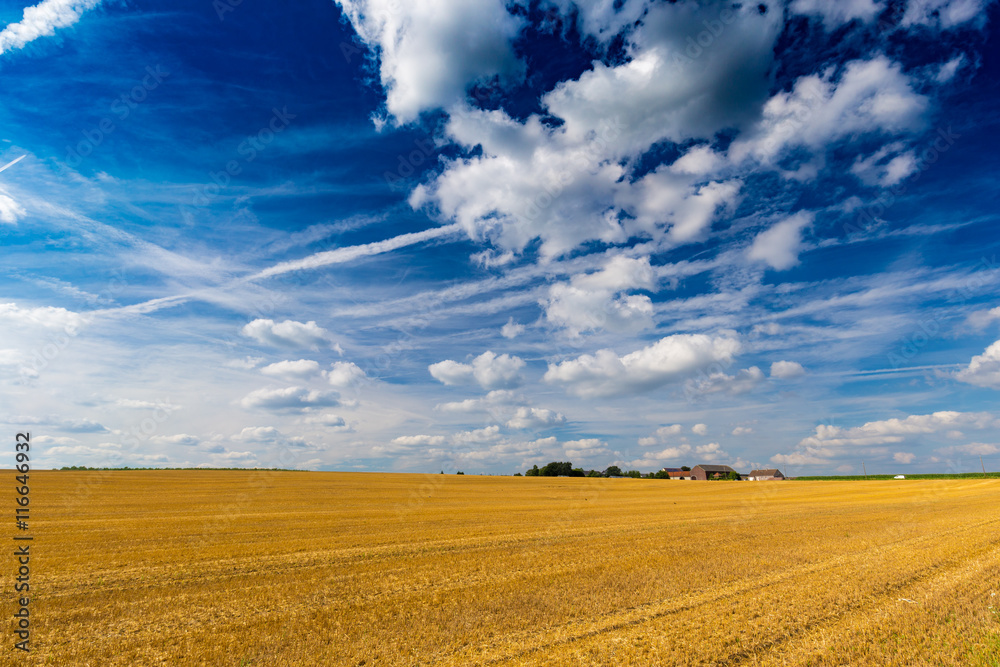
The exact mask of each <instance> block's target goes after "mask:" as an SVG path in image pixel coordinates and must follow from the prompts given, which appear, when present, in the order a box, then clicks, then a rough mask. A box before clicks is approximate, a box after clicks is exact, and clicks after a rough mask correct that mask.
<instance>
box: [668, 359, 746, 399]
mask: <svg viewBox="0 0 1000 667" xmlns="http://www.w3.org/2000/svg"><path fill="white" fill-rule="evenodd" d="M763 380H764V371H762V370H760V369H759V368H757V367H756V366H751V367H750V368H744V369H741V370H739V371H737V372H736V373H735V374H734V375H726V374H725V373H723V372H715V373H711V374H709V375H706V376H705V377H698V378H692V379H690V380H688V382H687V384H686V385H685V388H684V392H685V394H686V395H688V396H694V395H706V394H718V393H723V392H724V393H727V394H732V395H734V396H736V395H739V394H746V393H748V392H751V391H753V390H754V388H755V387H756V386H757V385H758V384H760V383H761V382H762V381H763Z"/></svg>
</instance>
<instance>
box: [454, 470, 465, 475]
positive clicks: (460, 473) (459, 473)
mask: <svg viewBox="0 0 1000 667" xmlns="http://www.w3.org/2000/svg"><path fill="white" fill-rule="evenodd" d="M455 474H456V475H464V474H465V473H464V472H462V471H461V470H459V471H458V472H456V473H455Z"/></svg>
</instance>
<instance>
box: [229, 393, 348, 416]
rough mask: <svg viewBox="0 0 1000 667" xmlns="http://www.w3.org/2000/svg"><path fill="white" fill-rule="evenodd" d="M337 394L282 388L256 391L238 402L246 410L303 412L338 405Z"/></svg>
mask: <svg viewBox="0 0 1000 667" xmlns="http://www.w3.org/2000/svg"><path fill="white" fill-rule="evenodd" d="M338 404H339V401H338V400H337V394H336V393H335V392H332V391H327V392H324V391H310V390H309V389H306V388H305V387H284V388H281V389H258V390H256V391H252V392H250V393H249V394H247V395H246V396H244V397H243V400H241V401H240V405H242V406H243V407H244V408H246V409H247V410H258V409H259V410H289V411H299V412H302V411H305V410H308V409H310V408H321V407H331V406H335V405H338Z"/></svg>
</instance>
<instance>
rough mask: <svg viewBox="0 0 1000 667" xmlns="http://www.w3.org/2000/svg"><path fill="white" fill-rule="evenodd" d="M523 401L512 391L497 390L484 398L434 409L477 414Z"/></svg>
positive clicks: (468, 399) (448, 404) (441, 405)
mask: <svg viewBox="0 0 1000 667" xmlns="http://www.w3.org/2000/svg"><path fill="white" fill-rule="evenodd" d="M522 401H523V399H522V398H521V397H519V396H518V395H517V394H515V393H514V392H512V391H509V390H506V389H495V390H493V391H491V392H490V393H488V394H486V396H483V397H482V398H467V399H465V400H464V401H455V402H452V403H439V404H438V405H436V406H434V409H435V410H440V411H441V412H475V411H476V410H484V409H487V408H490V407H493V406H497V405H512V404H514V403H520V402H522Z"/></svg>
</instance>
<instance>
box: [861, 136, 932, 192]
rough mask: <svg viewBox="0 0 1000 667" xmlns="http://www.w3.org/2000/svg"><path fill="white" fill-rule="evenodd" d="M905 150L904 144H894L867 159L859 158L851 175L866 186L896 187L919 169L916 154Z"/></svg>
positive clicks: (882, 148) (880, 149)
mask: <svg viewBox="0 0 1000 667" xmlns="http://www.w3.org/2000/svg"><path fill="white" fill-rule="evenodd" d="M904 149H905V144H903V143H902V142H893V143H891V144H887V145H885V146H882V147H881V148H879V149H878V150H877V151H875V152H874V153H872V154H871V155H869V156H867V157H861V156H859V157H858V158H857V159H856V160H855V161H854V164H853V165H851V173H852V174H854V175H855V176H857V177H858V178H859V179H860V180H861V182H862V183H864V184H865V185H871V186H880V187H883V188H886V187H890V186H893V185H896V184H898V183H900V182H901V181H903V179H905V178H907V177H909V176H910V175H912V174H914V173H916V172H917V169H918V168H919V166H918V164H917V156H916V154H915V153H914V152H913V151H912V150H904Z"/></svg>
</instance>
